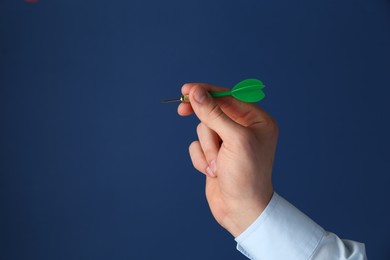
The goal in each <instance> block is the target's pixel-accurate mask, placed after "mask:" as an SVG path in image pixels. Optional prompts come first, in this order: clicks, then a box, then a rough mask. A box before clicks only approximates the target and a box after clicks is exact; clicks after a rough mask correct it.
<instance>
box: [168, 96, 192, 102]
mask: <svg viewBox="0 0 390 260" xmlns="http://www.w3.org/2000/svg"><path fill="white" fill-rule="evenodd" d="M171 102H190V98H189V97H188V95H183V96H181V97H180V98H175V99H166V100H161V103H171Z"/></svg>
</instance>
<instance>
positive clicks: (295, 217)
mask: <svg viewBox="0 0 390 260" xmlns="http://www.w3.org/2000/svg"><path fill="white" fill-rule="evenodd" d="M235 240H236V241H237V249H238V250H239V251H240V252H241V253H243V254H244V255H245V256H247V257H248V258H250V259H255V260H263V259H264V260H274V259H275V260H281V259H289V260H298V259H299V260H309V259H310V260H320V259H321V260H322V259H324V260H331V259H353V260H357V259H359V260H360V259H367V257H366V253H365V248H364V244H361V243H358V242H354V241H349V240H341V239H340V238H338V237H337V236H336V235H335V234H332V233H329V232H326V231H325V230H324V229H322V228H321V227H320V226H319V225H317V224H316V223H315V222H314V221H313V220H311V219H310V218H309V217H307V216H306V215H305V214H303V213H302V212H301V211H299V210H298V209H297V208H295V207H294V206H293V205H291V204H290V203H289V202H287V201H286V200H285V199H283V198H282V197H281V196H279V195H278V194H277V193H274V195H273V197H272V199H271V201H270V202H269V204H268V206H267V207H266V208H265V210H264V211H263V212H262V213H261V215H260V216H259V217H258V218H257V219H256V220H255V222H253V224H252V225H251V226H249V227H248V228H247V229H246V230H245V231H244V232H243V233H241V234H240V235H239V236H238V237H236V239H235Z"/></svg>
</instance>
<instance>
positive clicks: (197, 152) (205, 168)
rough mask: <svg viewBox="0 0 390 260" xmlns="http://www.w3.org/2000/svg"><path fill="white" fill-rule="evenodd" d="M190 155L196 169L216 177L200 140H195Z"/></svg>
mask: <svg viewBox="0 0 390 260" xmlns="http://www.w3.org/2000/svg"><path fill="white" fill-rule="evenodd" d="M189 152H190V157H191V161H192V164H193V165H194V167H195V169H197V170H198V171H200V172H201V173H203V174H205V175H208V176H210V177H215V175H214V173H213V172H212V171H211V169H210V167H209V165H208V163H207V160H206V157H205V155H204V153H203V150H202V147H201V145H200V143H199V141H194V142H192V143H191V145H190V147H189Z"/></svg>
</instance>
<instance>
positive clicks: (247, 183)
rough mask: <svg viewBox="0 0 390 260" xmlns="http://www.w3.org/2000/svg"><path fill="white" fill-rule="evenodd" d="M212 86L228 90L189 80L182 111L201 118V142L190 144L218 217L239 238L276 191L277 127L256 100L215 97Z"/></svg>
mask: <svg viewBox="0 0 390 260" xmlns="http://www.w3.org/2000/svg"><path fill="white" fill-rule="evenodd" d="M208 91H226V89H225V88H220V87H215V86H212V85H208V84H185V85H184V86H183V87H182V93H183V94H189V97H190V103H181V104H180V105H179V107H178V113H179V114H180V115H182V116H186V115H190V114H192V113H194V112H195V114H196V115H197V117H198V118H199V119H200V121H201V123H200V124H199V125H198V128H197V133H198V138H199V141H194V142H193V143H192V144H191V145H190V148H189V150H190V156H191V160H192V163H193V165H194V167H195V168H196V169H197V170H198V171H200V172H202V173H203V174H205V175H206V197H207V201H208V203H209V206H210V209H211V212H212V214H213V216H214V218H215V219H216V220H217V222H218V223H219V224H220V225H222V226H223V227H224V228H225V229H227V230H228V231H229V232H230V233H231V234H232V235H233V236H234V237H237V236H238V235H240V234H241V233H242V232H243V231H244V230H245V229H246V228H247V227H249V226H250V225H251V224H252V223H253V221H254V220H255V219H256V218H257V217H258V216H259V215H260V214H261V212H262V211H263V210H264V209H265V207H266V206H267V204H268V202H269V201H270V199H271V197H272V194H273V187H272V181H271V175H272V165H273V161H274V154H275V149H276V143H277V135H278V128H277V124H276V122H275V121H274V119H273V118H272V117H271V116H269V115H268V114H267V113H266V112H264V111H263V110H262V109H260V108H259V107H257V106H256V105H254V104H249V103H243V102H240V101H238V100H236V99H234V98H232V97H224V98H218V99H213V98H212V97H211V96H210V94H208Z"/></svg>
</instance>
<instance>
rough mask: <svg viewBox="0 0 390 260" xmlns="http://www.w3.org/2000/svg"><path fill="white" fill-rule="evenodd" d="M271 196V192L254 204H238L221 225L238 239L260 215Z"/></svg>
mask: <svg viewBox="0 0 390 260" xmlns="http://www.w3.org/2000/svg"><path fill="white" fill-rule="evenodd" d="M272 195H273V190H271V191H270V192H267V195H264V196H262V198H261V199H260V200H257V201H255V202H248V203H245V202H239V203H237V206H233V207H232V210H231V211H230V213H228V214H227V215H226V216H225V218H224V220H223V223H221V225H222V226H223V227H224V228H225V229H226V230H227V231H228V232H229V233H230V234H232V236H234V237H238V236H239V235H240V234H241V233H242V232H244V231H245V230H246V229H247V228H248V227H249V226H250V225H252V224H253V222H255V220H256V219H257V218H258V217H259V216H260V215H261V213H262V212H263V211H264V209H265V208H266V207H267V205H268V203H269V202H270V200H271V198H272Z"/></svg>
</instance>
